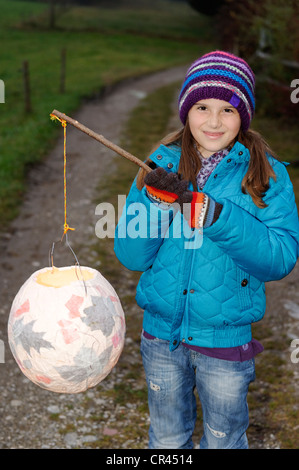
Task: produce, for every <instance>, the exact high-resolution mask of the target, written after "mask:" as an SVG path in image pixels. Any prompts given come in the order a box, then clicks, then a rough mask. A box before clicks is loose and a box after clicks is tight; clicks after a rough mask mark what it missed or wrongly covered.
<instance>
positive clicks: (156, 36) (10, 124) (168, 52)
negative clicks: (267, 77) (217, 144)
mask: <svg viewBox="0 0 299 470" xmlns="http://www.w3.org/2000/svg"><path fill="white" fill-rule="evenodd" d="M162 7H163V8H162ZM0 11H1V17H0V41H1V45H2V47H1V51H0V64H1V71H0V78H1V79H2V80H3V81H4V83H5V104H2V105H1V108H0V129H1V141H0V224H1V226H2V227H3V226H4V225H5V224H7V223H8V222H9V221H10V220H11V219H12V218H14V217H15V216H16V214H17V211H18V208H19V205H20V203H21V200H22V196H23V193H24V190H25V188H26V174H27V171H28V168H30V166H31V165H33V164H35V163H36V162H39V161H41V160H42V159H43V157H44V156H45V155H46V154H47V152H48V150H49V148H51V146H52V145H53V142H54V139H55V138H56V136H57V132H56V130H57V126H56V125H55V124H53V123H51V122H50V119H49V113H50V112H51V111H52V110H53V109H54V108H55V109H58V110H60V111H63V112H65V113H72V112H73V111H74V110H76V109H77V108H78V107H79V105H80V103H81V102H82V101H83V100H84V99H88V98H91V97H92V96H94V95H97V94H99V93H101V91H102V90H103V89H104V88H105V87H107V86H110V85H113V84H115V83H117V82H118V81H120V80H123V79H126V78H129V77H132V76H138V75H142V74H146V73H150V72H153V71H157V70H161V69H164V68H168V67H171V66H175V65H179V64H183V63H189V62H190V60H193V59H194V58H195V57H196V56H198V54H199V53H201V52H204V50H205V47H206V48H208V47H209V46H208V42H207V37H205V34H207V35H208V34H210V33H209V31H208V24H209V21H208V20H207V19H205V18H203V17H201V16H200V15H197V14H195V13H194V11H193V10H191V8H189V7H188V6H187V5H184V4H180V7H178V6H176V8H174V9H173V10H172V9H169V2H167V1H162V2H161V4H160V9H159V15H157V11H156V10H155V9H154V8H153V7H151V9H147V10H144V9H141V10H140V12H139V13H140V14H139V13H138V9H136V8H135V9H134V10H128V9H125V8H119V9H100V8H91V7H80V8H79V7H73V8H68V9H59V14H58V18H57V27H56V29H54V30H50V29H49V28H48V23H47V21H48V16H47V15H48V13H47V5H45V4H44V3H38V2H27V1H26V2H24V1H18V0H11V1H10V2H7V1H6V0H0ZM179 11H180V12H181V18H180V15H179V14H178V13H179ZM166 12H167V13H166ZM161 15H162V16H161ZM166 15H167V19H168V21H166ZM163 18H164V20H163ZM155 22H157V27H156V28H155ZM159 22H161V25H160V26H158V23H159ZM91 23H92V25H91ZM162 23H163V28H162ZM200 26H201V27H200ZM162 30H163V31H162ZM199 31H200V32H199ZM162 32H163V34H162ZM200 38H201V44H200V45H199V39H200ZM63 48H65V49H66V83H65V87H66V88H65V93H60V71H61V51H62V49H63ZM24 60H27V61H28V62H29V74H30V89H31V104H32V112H31V113H29V114H26V113H25V112H24V93H23V77H22V66H23V61H24Z"/></svg>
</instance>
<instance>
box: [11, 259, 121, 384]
mask: <svg viewBox="0 0 299 470" xmlns="http://www.w3.org/2000/svg"><path fill="white" fill-rule="evenodd" d="M124 338H125V318H124V312H123V309H122V306H121V303H120V300H119V298H118V296H117V294H116V292H115V290H114V289H113V287H112V286H111V284H110V283H109V282H108V281H107V280H106V279H105V278H104V277H103V276H102V275H101V274H100V273H99V272H98V271H96V270H94V269H92V268H88V267H78V266H70V267H63V268H55V267H49V268H44V269H41V270H39V271H36V272H35V273H33V274H32V275H31V276H30V278H29V279H28V280H27V281H26V282H25V283H24V284H23V286H22V287H21V288H20V290H19V292H18V294H17V295H16V297H15V299H14V301H13V304H12V307H11V311H10V315H9V321H8V340H9V345H10V348H11V351H12V354H13V356H14V358H15V359H16V361H17V363H18V365H19V367H20V369H21V370H22V372H23V373H24V374H25V375H26V377H28V378H29V379H30V380H31V381H32V382H34V383H35V384H37V385H39V386H40V387H42V388H45V389H47V390H50V391H53V392H59V393H79V392H83V391H85V390H87V389H88V388H90V387H94V386H95V385H97V384H98V383H99V382H101V381H102V380H103V379H104V378H105V377H106V376H107V375H108V374H109V372H110V371H111V370H112V368H113V367H114V366H115V364H116V363H117V361H118V359H119V357H120V354H121V352H122V349H123V345H124Z"/></svg>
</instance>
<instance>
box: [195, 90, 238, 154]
mask: <svg viewBox="0 0 299 470" xmlns="http://www.w3.org/2000/svg"><path fill="white" fill-rule="evenodd" d="M188 119H189V126H190V130H191V133H192V135H193V137H194V139H195V140H196V142H197V144H198V150H199V151H200V153H201V155H202V156H203V157H204V158H208V157H209V156H210V155H213V153H215V152H217V151H219V150H222V149H224V148H226V147H228V146H229V144H230V143H231V142H233V140H234V139H235V137H236V136H237V135H238V132H239V130H240V127H241V118H240V115H239V113H238V111H237V110H236V108H234V107H233V106H232V105H231V104H230V103H228V102H227V101H222V100H218V99H214V98H211V99H203V100H200V101H198V102H197V103H196V104H195V105H194V106H192V108H191V109H190V111H189V113H188Z"/></svg>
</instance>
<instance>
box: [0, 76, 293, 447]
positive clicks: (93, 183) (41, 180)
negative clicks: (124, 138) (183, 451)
mask: <svg viewBox="0 0 299 470" xmlns="http://www.w3.org/2000/svg"><path fill="white" fill-rule="evenodd" d="M185 70H186V67H178V68H176V69H172V70H169V71H165V72H160V73H156V74H154V75H151V76H147V77H144V78H140V79H138V80H131V81H127V82H126V83H123V84H121V85H119V86H117V87H115V88H113V89H112V90H110V91H109V93H108V92H107V93H106V95H105V96H103V97H102V98H100V99H98V100H95V101H92V102H88V103H86V104H85V105H84V106H82V108H81V109H80V111H79V112H77V113H76V115H75V116H73V117H74V118H76V119H77V120H78V121H80V122H82V123H84V124H85V125H86V126H88V127H90V128H91V129H93V130H95V131H96V132H99V133H101V134H103V135H104V136H105V137H106V138H108V139H109V140H111V141H113V142H114V143H116V144H117V143H119V138H120V133H121V130H122V128H123V125H124V123H125V122H126V119H127V117H128V113H129V112H130V111H131V110H132V109H133V108H134V107H135V106H136V105H137V104H138V102H139V101H140V99H142V98H143V97H144V96H145V95H146V94H147V93H150V92H151V91H154V90H155V89H156V88H158V87H161V86H163V85H166V84H168V83H172V82H175V81H180V80H181V79H182V78H183V76H184V73H185ZM50 111H52V110H49V112H50ZM49 125H53V124H52V123H51V122H50V120H49ZM61 135H62V133H61ZM67 139H68V221H69V223H70V225H71V226H72V225H73V224H74V222H73V221H75V228H76V231H75V232H74V233H73V234H72V235H70V239H71V240H72V239H74V241H75V243H76V245H78V246H80V253H77V254H78V255H79V260H80V263H81V265H87V266H88V265H89V262H90V260H91V259H94V254H93V253H91V250H92V245H93V244H94V243H95V242H96V241H97V239H96V236H95V224H96V221H97V217H96V216H95V205H94V201H95V200H96V199H98V188H99V184H100V182H101V181H105V179H106V178H107V177H109V174H112V173H113V171H114V170H115V165H114V162H115V158H120V157H118V156H116V155H115V154H114V153H113V152H112V151H111V150H108V149H107V148H105V147H103V146H101V145H100V144H98V143H97V142H95V141H94V140H92V139H90V138H89V137H87V136H85V135H84V134H82V133H81V132H80V131H78V130H76V129H74V128H73V127H72V126H68V132H67ZM62 148H63V141H62V137H60V138H59V139H58V142H57V144H56V146H55V147H54V149H53V150H52V151H51V152H50V153H49V155H48V157H47V158H46V160H45V161H44V162H43V163H42V164H40V165H39V166H37V167H36V168H34V169H33V170H32V171H31V173H30V175H29V187H28V191H27V193H26V195H25V197H24V203H23V206H22V208H21V211H20V215H19V217H17V218H16V220H15V221H14V222H13V223H12V224H11V227H10V230H9V231H7V232H6V233H2V234H1V235H0V246H1V266H0V275H1V281H2V282H1V286H0V298H1V304H0V325H1V327H0V339H1V346H2V349H4V353H5V358H4V359H5V360H4V362H3V361H2V362H3V363H0V386H1V388H0V390H1V391H0V393H1V399H0V418H1V426H0V448H9V449H18V448H26V449H40V448H45V449H47V448H49V449H54V448H56V449H57V448H59V449H67V448H92V447H96V448H110V449H113V448H124V449H125V448H127V449H128V448H129V449H130V448H131V449H134V448H141V449H142V448H143V449H145V448H146V447H147V428H148V424H149V418H148V414H147V411H146V404H145V405H143V406H144V408H143V411H142V412H140V409H141V404H140V403H136V401H132V402H130V401H127V402H126V403H115V402H114V400H113V393H112V391H113V389H114V388H115V387H117V386H120V385H121V384H123V377H124V376H125V375H126V376H127V373H128V370H130V367H135V368H136V366H137V367H139V366H140V357H139V348H138V345H137V344H136V341H135V340H134V339H132V338H130V336H127V338H126V343H125V348H124V351H123V354H122V357H121V359H120V361H119V364H118V365H117V366H116V368H115V369H114V370H113V371H112V372H111V374H110V375H109V376H108V377H107V378H106V379H105V380H104V381H103V382H102V384H101V386H100V387H95V388H94V389H91V390H89V391H87V392H85V393H82V394H78V395H68V394H62V395H58V394H55V393H51V392H48V391H46V390H42V389H40V388H39V387H37V386H36V385H34V384H32V383H31V382H29V381H28V380H27V379H26V377H25V376H24V375H23V374H22V373H21V372H20V370H19V368H18V366H17V365H16V363H15V361H14V359H13V358H12V355H11V353H10V350H9V346H8V343H7V336H6V325H7V319H8V314H9V311H10V306H11V302H12V300H13V298H14V296H15V295H16V293H17V291H18V289H19V287H20V286H21V285H22V284H23V282H24V281H25V280H26V279H27V278H28V277H29V276H30V274H31V273H32V272H33V271H35V270H37V269H40V268H42V267H44V266H48V264H49V261H48V253H49V249H50V247H51V244H52V242H53V241H56V240H58V239H59V238H60V237H61V234H62V226H63V182H62V177H61V175H62ZM98 242H99V243H104V241H103V240H98ZM70 256H71V255H70V252H69V251H68V250H67V249H65V250H62V251H61V252H59V263H58V264H59V265H61V266H62V265H64V264H72V262H73V259H72V257H70ZM93 267H96V266H93ZM99 269H100V268H99ZM298 275H299V274H298V269H295V270H294V272H293V273H292V274H291V275H290V276H288V278H286V279H285V280H283V281H282V282H281V283H271V284H270V285H269V286H268V292H269V295H270V302H269V307H268V309H269V312H270V314H269V320H268V321H269V322H270V325H271V327H272V326H273V328H274V330H273V331H274V332H275V331H276V333H274V334H277V335H279V334H280V332H281V328H283V329H284V331H285V332H286V334H287V336H288V338H289V339H290V340H291V338H298V337H299V328H298V325H297V324H296V320H298V318H299V313H298V312H299V307H298V304H299V294H298V291H297V290H296V285H298ZM122 276H123V277H124V282H123V286H122V287H121V289H120V290H119V291H118V294H119V296H120V297H121V298H122V296H124V297H125V296H128V295H131V296H132V295H134V290H135V285H134V283H133V282H132V280H131V278H130V276H129V274H128V273H127V272H126V271H124V272H123V273H122ZM126 314H127V315H130V316H133V317H134V316H136V315H138V314H140V312H139V309H138V307H137V306H136V305H134V306H132V305H131V307H130V310H129V311H126ZM139 317H140V315H139ZM297 323H298V322H297ZM275 329H276V330H275ZM289 353H290V351H289V350H288V351H287V352H286V354H289ZM288 364H289V367H290V368H292V371H293V372H294V373H295V374H297V370H298V367H297V366H296V364H292V363H291V361H288ZM296 367H297V370H296ZM295 377H296V379H297V380H298V375H295ZM129 385H130V386H131V387H132V388H133V389H134V390H135V391H138V390H140V391H144V377H143V372H142V368H140V378H139V380H132V382H131V384H129ZM143 401H144V398H143ZM253 417H254V419H255V420H258V419H261V418H260V417H258V416H257V415H256V416H255V414H254V411H253ZM198 440H199V439H198ZM252 440H253V442H252V447H253V448H272V447H274V448H275V447H279V446H280V444H279V442H278V441H277V439H276V436H275V435H273V433H271V430H269V432H268V433H259V434H257V435H256V436H253V439H252Z"/></svg>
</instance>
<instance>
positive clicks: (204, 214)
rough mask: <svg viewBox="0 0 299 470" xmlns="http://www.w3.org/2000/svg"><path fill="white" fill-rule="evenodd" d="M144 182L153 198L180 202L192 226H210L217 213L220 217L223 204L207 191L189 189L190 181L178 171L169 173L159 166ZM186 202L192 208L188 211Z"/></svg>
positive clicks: (162, 201)
mask: <svg viewBox="0 0 299 470" xmlns="http://www.w3.org/2000/svg"><path fill="white" fill-rule="evenodd" d="M144 183H145V186H146V190H147V193H148V195H149V197H150V198H151V199H152V200H154V201H156V202H159V203H160V202H161V203H164V204H173V203H174V202H175V203H177V204H179V206H180V210H181V212H182V213H183V214H184V216H185V217H186V219H187V220H188V223H189V225H190V227H192V228H201V227H203V226H204V225H205V226H209V225H211V224H212V223H214V222H215V220H217V219H215V215H217V218H218V217H219V214H220V212H221V209H222V206H221V204H217V203H215V202H214V201H213V200H212V199H211V198H209V197H208V196H207V195H206V194H205V193H198V192H192V191H189V189H188V182H187V181H185V180H182V179H180V177H179V176H178V175H177V173H172V172H171V173H168V172H167V171H166V170H164V168H160V167H159V168H156V169H155V170H153V171H151V172H150V173H148V174H147V175H146V176H145V179H144ZM184 204H190V210H187V211H186V207H185V208H184ZM217 205H218V206H219V207H216V206H217ZM216 209H217V210H216ZM219 209H220V210H219ZM186 213H187V214H188V215H187V214H186ZM186 215H187V216H186ZM206 223H207V224H208V225H206Z"/></svg>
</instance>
